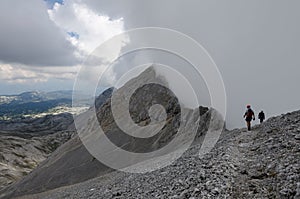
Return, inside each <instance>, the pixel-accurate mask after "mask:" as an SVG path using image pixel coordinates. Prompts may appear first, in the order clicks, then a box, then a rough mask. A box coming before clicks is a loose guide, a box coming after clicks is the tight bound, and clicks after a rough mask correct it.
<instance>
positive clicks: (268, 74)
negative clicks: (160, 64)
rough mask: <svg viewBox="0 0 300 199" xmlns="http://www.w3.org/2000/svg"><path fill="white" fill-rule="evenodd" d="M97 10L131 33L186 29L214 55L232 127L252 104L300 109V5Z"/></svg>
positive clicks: (174, 4) (154, 4)
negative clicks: (134, 30) (145, 29)
mask: <svg viewBox="0 0 300 199" xmlns="http://www.w3.org/2000/svg"><path fill="white" fill-rule="evenodd" d="M86 2H87V4H88V5H90V6H91V7H92V8H93V9H94V10H97V11H98V12H102V13H103V12H104V13H107V14H108V15H109V16H111V17H119V16H122V17H123V18H124V22H125V27H126V29H132V28H138V27H145V26H158V27H165V28H171V29H175V30H178V31H181V32H183V33H185V34H187V35H189V36H191V37H192V38H194V39H195V40H197V41H198V42H199V43H201V44H202V45H203V46H204V47H205V48H206V49H207V50H208V52H209V53H210V55H211V56H212V58H213V59H214V61H215V62H216V64H217V65H218V67H219V69H220V71H221V74H222V76H223V79H224V82H225V87H226V92H227V97H228V124H229V125H228V126H229V127H234V126H241V125H243V119H242V118H241V115H242V113H243V111H244V108H245V105H246V104H247V103H251V104H253V107H254V109H257V111H258V110H259V109H265V110H266V111H267V112H268V114H269V115H275V114H280V113H283V112H286V111H290V110H295V109H299V101H300V94H299V92H298V91H297V90H299V88H298V87H299V84H300V81H299V77H298V76H299V74H300V67H299V66H300V59H299V52H300V37H299V35H300V26H299V19H300V12H299V9H300V1H297V0H291V1H281V0H267V1H260V0H253V1H240V0H229V1H217V0H188V1H184V0H164V1H161V0H152V1H135V0H122V1H94V0H87V1H86Z"/></svg>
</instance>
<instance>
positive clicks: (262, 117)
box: [258, 111, 265, 123]
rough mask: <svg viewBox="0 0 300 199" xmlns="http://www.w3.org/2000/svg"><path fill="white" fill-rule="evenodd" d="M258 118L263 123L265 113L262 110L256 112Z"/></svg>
mask: <svg viewBox="0 0 300 199" xmlns="http://www.w3.org/2000/svg"><path fill="white" fill-rule="evenodd" d="M258 119H259V121H260V123H263V122H264V120H265V113H264V111H260V113H259V114H258Z"/></svg>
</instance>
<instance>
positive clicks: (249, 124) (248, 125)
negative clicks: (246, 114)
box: [247, 121, 251, 131]
mask: <svg viewBox="0 0 300 199" xmlns="http://www.w3.org/2000/svg"><path fill="white" fill-rule="evenodd" d="M247 128H248V131H251V122H250V121H247Z"/></svg>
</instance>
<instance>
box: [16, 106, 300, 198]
mask: <svg viewBox="0 0 300 199" xmlns="http://www.w3.org/2000/svg"><path fill="white" fill-rule="evenodd" d="M299 137H300V111H296V112H292V113H288V114H285V115H281V116H278V117H274V118H270V119H269V120H267V121H266V122H265V123H263V124H262V125H258V126H255V127H254V128H253V130H252V131H250V132H248V131H247V130H246V129H235V130H232V131H224V132H223V133H222V135H221V137H220V139H219V141H218V143H217V144H216V146H215V148H214V149H213V150H212V151H211V152H210V153H208V154H206V155H205V156H204V157H202V158H200V157H199V149H200V147H201V145H200V144H195V145H193V146H192V147H191V148H190V149H189V150H188V151H186V153H184V155H183V156H182V157H181V158H180V159H178V160H177V161H176V162H174V163H173V164H172V165H170V166H168V167H165V168H163V169H160V170H157V171H154V172H150V173H146V174H130V173H124V172H119V171H116V172H112V173H109V174H107V175H103V176H101V177H98V178H94V179H92V180H89V181H86V182H83V183H79V184H75V185H72V186H67V187H61V188H58V189H55V190H52V191H47V192H44V193H40V194H35V195H27V196H22V197H20V198H24V199H27V198H49V199H50V198H51V199H52V198H280V199H281V198H294V199H297V198H300V165H299V164H300V162H299V160H300V147H299V146H300V138H299Z"/></svg>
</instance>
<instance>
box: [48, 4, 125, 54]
mask: <svg viewBox="0 0 300 199" xmlns="http://www.w3.org/2000/svg"><path fill="white" fill-rule="evenodd" d="M48 13H49V16H50V19H51V20H52V21H53V22H54V23H55V24H56V25H57V26H58V27H59V28H61V29H62V30H63V31H64V32H65V36H66V38H67V39H68V40H69V41H70V42H71V43H72V44H73V45H74V46H76V47H77V48H78V51H79V54H78V55H81V54H82V53H83V54H88V53H91V52H92V51H93V50H94V49H95V48H96V47H97V46H99V45H100V44H101V43H103V42H104V41H105V40H107V39H109V38H111V37H112V36H114V35H117V34H120V33H121V32H122V31H123V30H124V21H123V18H119V19H115V20H111V19H110V18H109V17H108V16H106V15H99V14H98V13H95V12H94V11H93V10H92V9H90V8H89V7H88V6H87V5H85V4H83V3H78V2H75V1H68V2H66V3H65V4H64V5H61V4H59V3H56V4H55V5H54V7H53V9H51V10H48ZM68 33H75V34H77V35H78V37H74V36H71V35H70V34H68ZM117 47H118V48H119V49H120V48H121V47H122V46H121V45H120V46H117Z"/></svg>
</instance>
